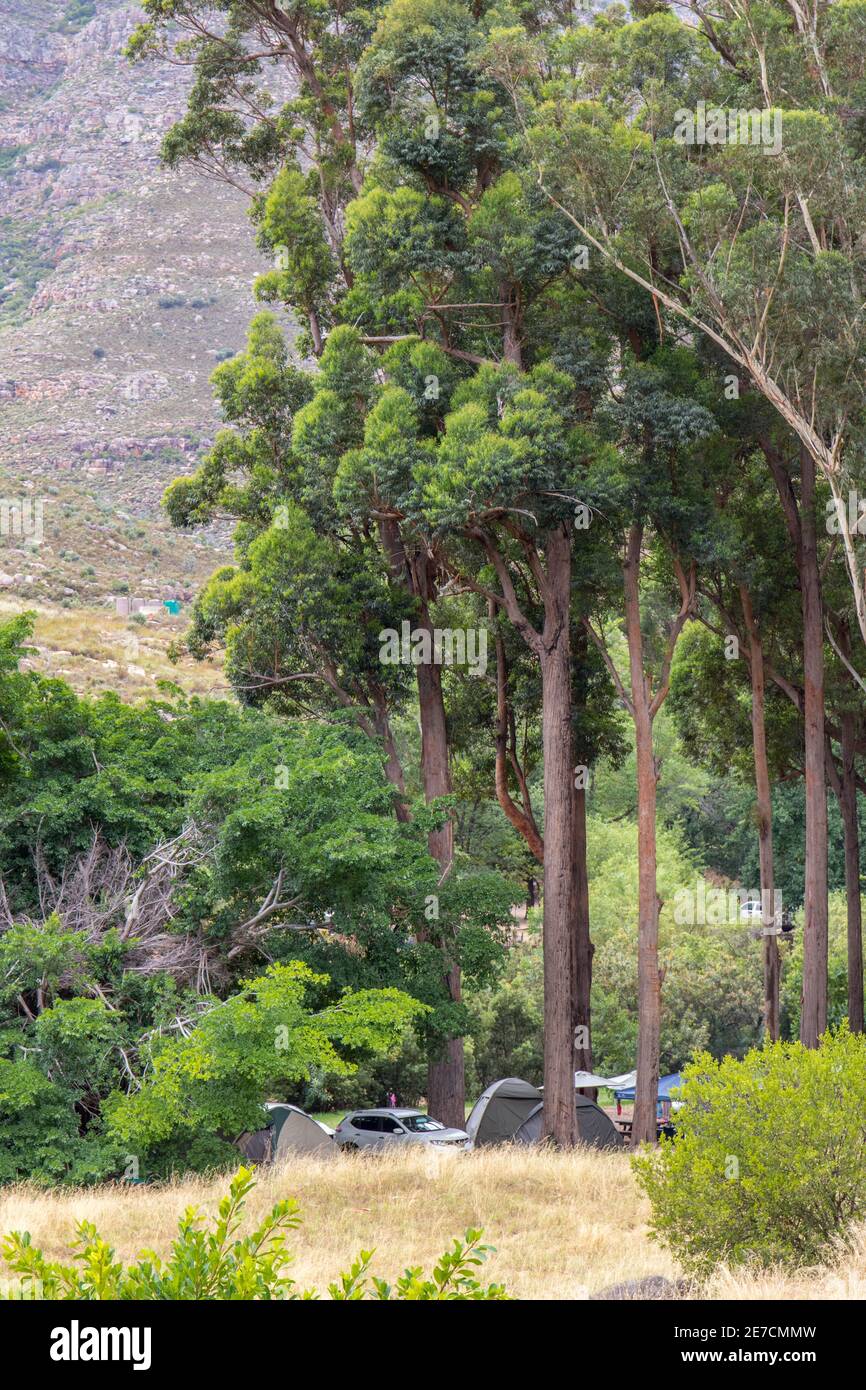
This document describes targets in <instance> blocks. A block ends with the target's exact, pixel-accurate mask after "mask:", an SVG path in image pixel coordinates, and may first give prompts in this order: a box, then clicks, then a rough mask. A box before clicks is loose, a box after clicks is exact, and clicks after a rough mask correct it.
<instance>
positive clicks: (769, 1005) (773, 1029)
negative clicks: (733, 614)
mask: <svg viewBox="0 0 866 1390" xmlns="http://www.w3.org/2000/svg"><path fill="white" fill-rule="evenodd" d="M740 602H741V604H742V608H743V618H744V619H745V623H746V632H747V634H748V638H749V671H750V675H751V682H752V751H753V756H754V764H755V795H756V800H757V813H758V860H759V863H760V868H761V904H762V908H763V911H762V914H761V924H762V929H763V931H764V932H768V931H769V929H770V928H775V927H776V926H777V923H776V913H775V878H774V871H773V803H772V798H771V790H770V770H769V764H768V761H767V731H766V725H765V718H764V710H765V705H764V649H763V646H762V645H761V638H760V635H759V633H758V627H757V624H756V622H755V615H754V612H753V610H752V600H751V596H750V594H749V591H748V589H747V588H746V586H745V584H741V585H740ZM762 939H763V946H764V1032H765V1034H766V1036H767V1037H768V1038H770V1039H771V1040H772V1041H773V1042H778V1040H779V976H780V962H779V943H778V941H777V939H776V937H775V935H772V936H770V935H765V936H764V937H763V938H762Z"/></svg>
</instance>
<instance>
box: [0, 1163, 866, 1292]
mask: <svg viewBox="0 0 866 1390" xmlns="http://www.w3.org/2000/svg"><path fill="white" fill-rule="evenodd" d="M225 1187H226V1182H225V1177H224V1176H221V1177H217V1178H214V1179H209V1180H204V1179H192V1180H190V1179H184V1180H183V1181H181V1182H178V1183H176V1184H167V1185H162V1186H153V1187H150V1186H138V1187H130V1188H127V1189H125V1188H123V1187H122V1186H117V1185H112V1186H104V1187H97V1188H91V1189H81V1190H78V1191H73V1192H64V1191H63V1190H62V1189H59V1188H54V1189H53V1190H51V1191H45V1190H38V1189H36V1188H27V1187H23V1186H21V1187H7V1188H5V1189H3V1191H2V1193H0V1232H2V1233H5V1232H7V1231H10V1230H29V1231H30V1232H31V1234H32V1236H33V1240H34V1243H35V1244H36V1245H41V1246H42V1247H43V1248H44V1250H45V1253H46V1255H47V1256H48V1257H49V1258H57V1257H59V1256H60V1255H62V1254H63V1253H64V1246H65V1244H66V1242H67V1241H68V1240H69V1238H70V1236H71V1235H72V1234H73V1230H74V1224H75V1222H76V1221H80V1220H81V1219H82V1218H87V1219H88V1220H91V1221H94V1222H95V1223H96V1224H97V1226H98V1227H99V1230H100V1232H101V1234H102V1235H103V1236H104V1237H105V1239H106V1240H108V1241H109V1242H110V1244H112V1245H113V1246H114V1247H115V1249H116V1251H117V1253H118V1256H122V1257H123V1258H124V1259H127V1260H129V1259H132V1258H133V1257H134V1256H136V1255H137V1254H138V1253H139V1252H140V1251H141V1249H142V1248H143V1247H145V1246H152V1247H153V1248H155V1249H156V1250H157V1251H158V1252H159V1253H161V1254H165V1253H166V1252H167V1251H168V1249H169V1246H170V1244H171V1241H172V1239H173V1237H174V1236H175V1234H176V1230H177V1218H178V1216H179V1215H180V1213H181V1212H182V1210H183V1209H184V1207H186V1206H187V1205H189V1204H194V1205H198V1206H200V1207H202V1208H203V1209H204V1210H206V1211H207V1212H208V1213H212V1212H213V1211H214V1210H215V1208H216V1205H217V1202H218V1201H219V1199H220V1197H221V1196H222V1195H223V1193H224V1191H225ZM289 1196H291V1197H294V1198H296V1199H297V1200H298V1201H299V1202H300V1205H301V1210H302V1215H303V1225H302V1226H301V1228H300V1230H298V1231H297V1233H295V1234H294V1235H293V1236H292V1239H291V1247H292V1249H293V1250H294V1252H295V1256H296V1260H295V1265H294V1270H293V1273H294V1277H295V1279H296V1280H297V1282H298V1286H299V1287H300V1288H307V1287H310V1286H311V1285H316V1286H317V1287H319V1288H320V1289H322V1288H326V1287H327V1285H328V1282H329V1281H330V1280H332V1279H334V1277H335V1276H336V1274H337V1272H338V1271H339V1270H340V1269H344V1268H346V1267H347V1266H348V1264H349V1263H350V1262H351V1260H352V1258H353V1257H354V1255H355V1254H357V1252H358V1251H359V1250H360V1249H361V1248H362V1247H363V1248H367V1249H375V1250H376V1256H375V1259H374V1262H373V1270H374V1272H375V1273H376V1274H378V1275H380V1276H382V1277H385V1278H388V1279H392V1278H393V1277H394V1276H395V1275H396V1274H399V1273H402V1271H403V1269H404V1268H405V1267H406V1266H407V1265H410V1264H411V1265H416V1264H421V1265H424V1266H425V1267H429V1266H430V1264H431V1263H432V1261H433V1260H434V1259H435V1257H436V1256H437V1255H439V1254H440V1253H441V1251H442V1250H443V1249H444V1248H445V1246H446V1245H447V1244H448V1243H449V1241H450V1239H451V1238H452V1237H453V1236H455V1235H459V1234H461V1233H462V1232H463V1231H464V1230H465V1228H466V1227H467V1226H470V1225H472V1226H482V1227H483V1228H484V1233H485V1240H486V1241H488V1242H489V1243H490V1244H491V1245H493V1246H495V1247H496V1254H495V1255H492V1256H491V1258H490V1263H489V1265H488V1266H487V1271H488V1277H489V1278H490V1279H495V1280H497V1281H501V1282H504V1283H505V1284H506V1285H507V1287H508V1289H509V1292H510V1293H511V1294H512V1295H513V1296H515V1297H518V1298H524V1299H575V1298H577V1299H580V1298H586V1297H587V1296H588V1295H590V1294H592V1293H595V1292H597V1291H598V1290H600V1289H602V1288H604V1287H605V1286H607V1285H610V1284H614V1283H620V1282H623V1281H625V1280H629V1279H641V1278H645V1277H647V1276H649V1275H652V1274H660V1275H664V1276H665V1277H667V1278H669V1279H675V1278H677V1277H679V1270H678V1269H677V1267H676V1265H675V1263H674V1261H673V1260H672V1259H671V1257H670V1256H669V1255H668V1254H667V1253H666V1252H665V1251H664V1250H662V1249H660V1248H659V1247H658V1246H657V1245H655V1244H654V1243H653V1242H652V1241H650V1240H649V1239H648V1237H647V1230H646V1221H647V1216H648V1205H647V1204H646V1202H645V1201H644V1200H643V1199H642V1198H641V1197H640V1196H639V1194H638V1192H637V1190H636V1187H635V1184H634V1180H633V1178H632V1174H631V1169H630V1167H629V1162H628V1156H627V1155H626V1154H625V1153H623V1152H621V1151H620V1152H616V1151H613V1152H598V1151H589V1152H587V1151H583V1152H575V1153H570V1154H557V1153H551V1152H549V1151H544V1150H536V1149H527V1148H525V1147H521V1148H519V1149H517V1148H513V1147H511V1146H507V1147H505V1148H490V1149H483V1150H481V1151H479V1152H477V1153H470V1154H453V1155H442V1154H438V1155H437V1154H432V1153H430V1152H429V1151H424V1152H417V1151H414V1150H413V1151H410V1150H404V1151H402V1152H400V1153H395V1154H388V1155H376V1156H367V1155H355V1156H352V1157H345V1156H342V1155H339V1156H338V1157H337V1158H336V1159H331V1160H327V1161H324V1162H323V1161H320V1160H317V1159H314V1158H312V1159H293V1160H289V1161H288V1162H286V1163H285V1164H279V1165H275V1166H274V1167H273V1168H267V1169H263V1170H261V1171H260V1173H259V1175H258V1185H257V1186H256V1188H255V1189H254V1190H253V1191H252V1192H251V1194H250V1197H249V1202H248V1208H247V1218H248V1221H249V1222H250V1223H252V1222H253V1221H255V1220H257V1219H259V1218H261V1216H262V1215H263V1214H264V1212H265V1211H266V1210H267V1209H269V1208H270V1206H271V1205H272V1204H273V1203H274V1202H275V1201H276V1200H277V1199H278V1198H281V1197H289ZM250 1228H251V1227H250ZM701 1296H702V1297H705V1298H734V1299H764V1298H786V1299H791V1298H794V1299H796V1298H836V1299H839V1298H861V1299H862V1298H863V1297H864V1296H866V1229H864V1231H863V1232H862V1237H861V1241H860V1244H859V1247H858V1249H857V1251H856V1253H855V1254H854V1255H853V1256H851V1255H848V1256H846V1257H845V1261H844V1263H842V1264H840V1266H839V1267H838V1268H837V1269H831V1268H824V1269H819V1270H815V1271H811V1272H809V1273H804V1274H802V1275H788V1276H785V1275H781V1274H780V1275H776V1274H773V1273H769V1274H766V1273H765V1274H760V1275H756V1276H754V1277H750V1276H749V1275H748V1274H747V1273H746V1272H745V1271H743V1270H738V1271H737V1273H736V1275H728V1274H726V1273H724V1272H719V1273H717V1274H716V1275H714V1276H713V1278H712V1279H711V1280H710V1281H709V1282H708V1284H707V1285H706V1286H705V1287H703V1288H702V1289H701Z"/></svg>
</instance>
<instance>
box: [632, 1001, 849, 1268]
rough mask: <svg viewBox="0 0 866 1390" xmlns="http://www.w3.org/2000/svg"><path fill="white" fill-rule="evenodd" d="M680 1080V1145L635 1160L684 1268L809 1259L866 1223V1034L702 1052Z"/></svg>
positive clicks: (659, 1227)
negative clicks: (718, 1055) (740, 1051)
mask: <svg viewBox="0 0 866 1390" xmlns="http://www.w3.org/2000/svg"><path fill="white" fill-rule="evenodd" d="M683 1076H684V1090H683V1099H684V1101H685V1105H684V1107H683V1109H682V1110H681V1111H679V1114H678V1119H677V1137H676V1138H675V1139H673V1140H670V1141H667V1142H663V1143H662V1144H661V1145H660V1146H659V1148H658V1149H657V1150H656V1151H652V1152H647V1153H643V1154H639V1155H636V1156H635V1157H634V1158H633V1160H632V1163H633V1166H634V1168H635V1171H636V1173H637V1177H638V1181H639V1183H640V1184H641V1186H642V1187H643V1188H644V1190H645V1191H646V1193H647V1195H648V1196H649V1199H650V1201H651V1203H652V1208H653V1217H652V1223H651V1230H652V1233H653V1235H654V1237H655V1238H656V1239H659V1240H661V1241H662V1242H663V1243H664V1244H666V1245H668V1246H669V1247H670V1249H671V1250H672V1251H673V1252H674V1254H675V1255H676V1256H677V1258H678V1259H679V1260H680V1261H681V1263H682V1264H683V1265H684V1266H685V1267H686V1268H687V1269H690V1270H693V1271H695V1272H698V1273H701V1272H704V1271H706V1270H708V1269H710V1268H711V1267H712V1266H713V1265H715V1264H716V1263H718V1262H719V1261H721V1260H724V1261H727V1262H728V1263H729V1264H742V1263H745V1262H746V1261H749V1260H754V1261H756V1262H757V1263H760V1264H770V1263H775V1262H780V1263H782V1264H786V1265H794V1266H797V1265H804V1264H809V1263H814V1262H815V1261H816V1260H818V1259H819V1258H820V1257H821V1256H822V1255H826V1254H827V1251H828V1248H829V1247H830V1246H831V1244H832V1243H833V1242H835V1241H838V1240H840V1239H842V1240H845V1239H846V1237H847V1234H848V1232H849V1230H850V1228H851V1224H852V1223H853V1222H855V1221H858V1220H863V1219H866V1126H864V1122H863V1116H864V1114H866V1038H864V1037H863V1036H862V1035H855V1034H852V1033H849V1032H848V1029H847V1026H844V1027H843V1028H841V1029H840V1030H839V1031H838V1032H837V1033H835V1034H831V1033H827V1034H826V1035H825V1036H824V1038H823V1039H822V1041H821V1046H820V1047H819V1048H818V1049H817V1050H814V1051H812V1050H809V1049H807V1048H804V1047H803V1046H802V1045H801V1044H800V1043H775V1044H767V1045H765V1046H764V1047H762V1048H759V1049H758V1048H756V1049H753V1050H752V1051H751V1052H749V1053H747V1055H746V1056H745V1057H744V1058H743V1060H742V1061H735V1060H734V1059H733V1058H731V1057H725V1058H724V1059H723V1060H722V1061H721V1062H717V1061H714V1060H713V1058H712V1057H711V1056H710V1055H709V1054H708V1053H702V1054H700V1055H699V1056H697V1057H696V1058H695V1060H694V1062H693V1063H692V1064H691V1065H690V1066H689V1067H687V1068H686V1069H685V1071H684V1073H683Z"/></svg>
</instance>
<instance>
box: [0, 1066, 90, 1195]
mask: <svg viewBox="0 0 866 1390" xmlns="http://www.w3.org/2000/svg"><path fill="white" fill-rule="evenodd" d="M77 1144H78V1124H77V1122H76V1119H75V1112H74V1110H73V1108H72V1105H71V1104H70V1102H69V1097H68V1095H66V1093H65V1092H64V1091H63V1090H62V1089H61V1087H59V1086H56V1085H55V1084H54V1082H53V1081H49V1079H48V1077H47V1076H45V1075H44V1074H43V1073H42V1072H41V1071H40V1070H39V1068H38V1067H35V1066H34V1065H33V1064H32V1062H24V1061H14V1062H12V1061H5V1060H0V1183H6V1182H18V1181H20V1180H21V1179H22V1178H29V1179H30V1180H31V1181H33V1182H38V1183H48V1182H52V1181H54V1180H56V1179H58V1178H61V1177H63V1176H64V1174H65V1173H66V1172H67V1171H68V1169H69V1167H70V1165H71V1163H72V1160H73V1155H74V1153H75V1150H76V1147H77Z"/></svg>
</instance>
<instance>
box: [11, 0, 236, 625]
mask: <svg viewBox="0 0 866 1390" xmlns="http://www.w3.org/2000/svg"><path fill="white" fill-rule="evenodd" d="M139 17H140V12H139V11H138V9H137V7H136V6H135V5H134V4H129V3H126V0H0V502H2V501H3V499H4V498H5V499H7V500H11V501H12V502H13V503H17V502H18V501H19V500H20V499H22V498H27V497H30V498H32V499H38V500H39V502H40V504H41V508H42V515H43V522H42V531H43V535H42V538H41V543H40V544H33V543H32V540H33V537H30V538H28V537H27V536H25V535H23V534H15V527H14V526H11V527H10V525H9V524H7V525H6V526H5V527H3V526H2V516H0V532H2V531H3V530H5V531H6V532H7V534H0V593H2V594H3V597H4V599H5V600H7V601H8V600H13V599H14V600H19V599H20V600H22V601H23V602H33V601H35V602H36V603H37V605H44V604H47V605H49V606H50V605H52V604H54V605H58V606H62V607H64V608H77V607H79V606H81V605H85V606H87V605H89V606H95V605H100V606H105V605H106V604H107V603H110V601H111V596H112V595H113V594H116V593H118V592H126V591H129V592H132V593H140V594H141V595H142V596H144V597H153V596H159V595H160V594H162V595H163V596H166V595H167V593H168V592H169V591H170V592H172V593H173V592H177V593H179V594H180V595H181V596H182V597H183V598H187V599H188V598H189V597H191V595H192V593H193V591H194V589H195V588H196V587H197V586H198V584H200V583H201V582H202V580H203V579H204V578H205V577H206V575H207V574H209V573H210V571H211V570H212V569H213V567H214V565H215V563H217V561H218V560H221V559H222V558H224V557H225V556H226V555H227V554H228V553H229V550H228V536H227V533H226V531H225V530H224V529H223V530H220V528H213V529H212V530H211V531H209V532H207V533H203V534H196V535H194V536H184V535H179V534H177V533H173V532H171V531H170V529H169V528H168V526H167V525H166V523H165V520H164V518H163V517H162V516H161V515H160V508H159V499H160V496H161V493H162V490H163V488H164V487H165V485H166V483H167V482H169V481H170V480H171V478H172V477H174V476H176V475H177V474H178V473H183V472H189V471H191V469H192V468H193V467H194V466H195V463H196V459H197V458H198V457H199V456H200V454H201V452H202V449H203V448H204V447H206V445H207V443H208V441H209V440H210V439H211V438H212V437H213V433H214V430H215V429H216V428H217V427H218V424H219V420H218V416H217V413H216V410H215V407H214V404H213V400H212V395H211V390H210V387H209V384H208V377H209V375H210V373H211V371H212V370H213V367H214V365H215V364H216V363H217V362H218V361H219V360H221V359H222V358H224V357H226V356H229V355H231V353H232V352H234V351H236V350H237V349H238V348H239V347H241V346H242V344H243V341H244V336H245V332H246V327H247V324H248V322H249V319H250V318H251V316H252V314H253V313H254V312H255V307H256V306H255V302H254V300H253V297H252V293H251V288H250V287H251V282H252V279H253V277H254V276H255V274H257V273H258V272H259V271H260V270H261V269H262V268H263V261H262V258H261V257H260V255H259V253H258V252H257V251H256V249H255V245H254V241H253V235H252V229H251V226H250V223H249V220H248V217H247V213H246V200H245V198H244V197H243V195H242V194H241V193H239V192H236V191H235V190H233V189H231V188H228V187H222V186H214V185H213V184H212V183H209V182H206V181H205V180H204V179H202V178H201V177H199V176H198V175H197V174H195V173H194V172H191V171H186V170H182V171H180V172H179V173H172V172H169V171H167V170H166V169H165V168H163V167H162V166H161V164H160V162H159V156H158V152H159V145H160V141H161V138H162V136H163V134H164V132H165V130H166V129H167V127H168V126H169V125H170V124H171V123H172V121H173V120H174V119H176V117H177V116H178V115H179V114H180V113H181V111H182V110H183V107H184V101H185V87H186V74H185V73H184V71H183V70H182V69H178V68H177V67H174V66H170V65H168V64H152V63H146V64H142V65H136V66H132V65H130V64H129V63H128V62H127V60H126V59H125V58H124V57H123V55H122V50H123V47H124V45H125V43H126V40H127V38H128V36H129V34H130V32H131V31H132V29H133V28H134V26H135V24H136V22H137V20H138V18H139ZM18 529H19V532H20V530H21V528H20V527H19V528H18Z"/></svg>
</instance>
